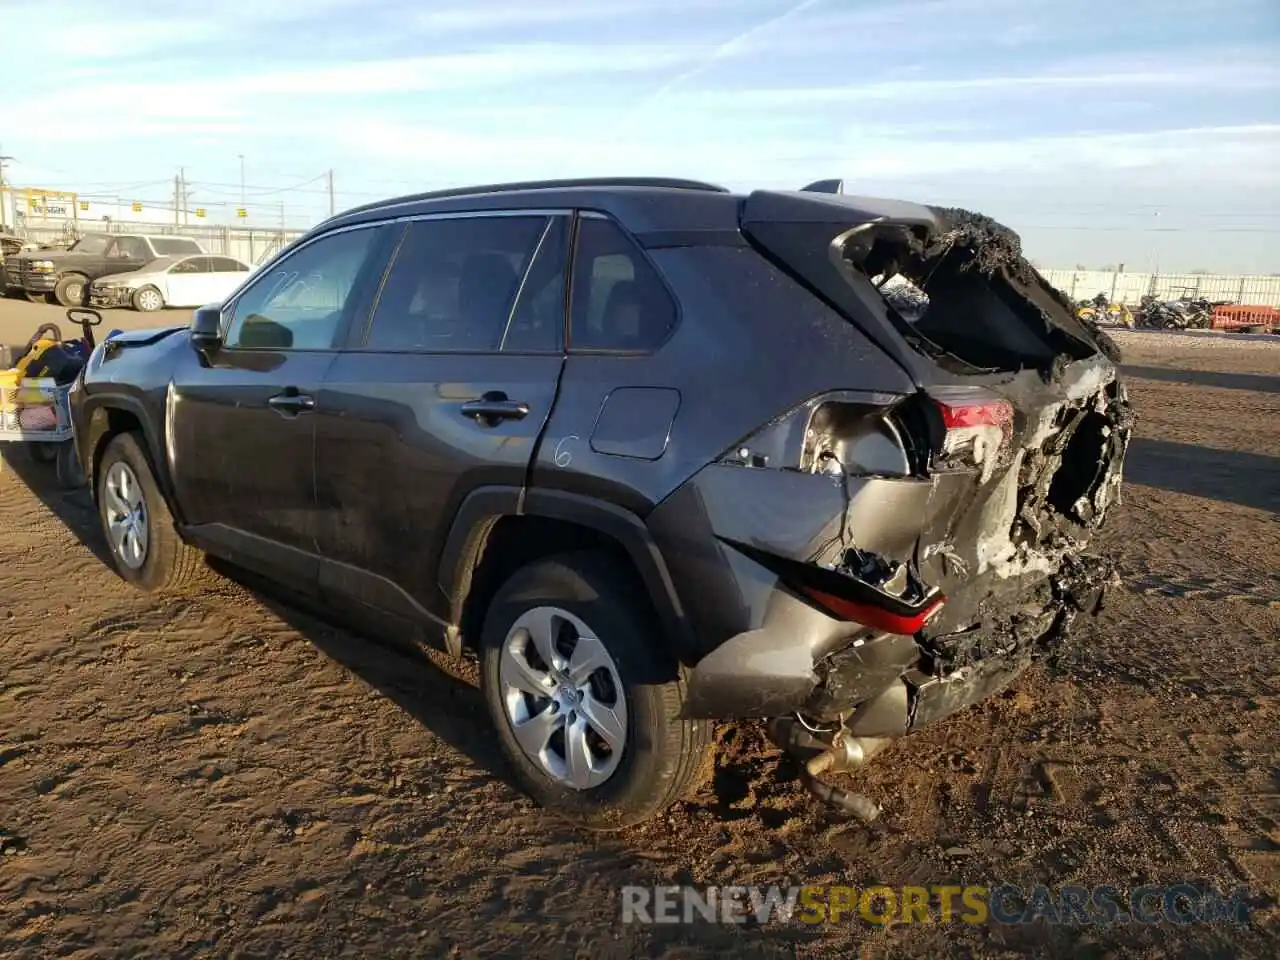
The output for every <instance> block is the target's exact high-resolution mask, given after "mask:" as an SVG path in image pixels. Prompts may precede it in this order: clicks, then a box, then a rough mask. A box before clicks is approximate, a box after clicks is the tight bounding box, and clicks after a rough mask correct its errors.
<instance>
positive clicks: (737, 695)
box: [687, 558, 1114, 737]
mask: <svg viewBox="0 0 1280 960" xmlns="http://www.w3.org/2000/svg"><path fill="white" fill-rule="evenodd" d="M1112 582H1114V572H1113V568H1112V567H1111V565H1110V564H1109V563H1108V562H1107V561H1106V560H1103V559H1101V558H1088V559H1086V558H1073V559H1072V560H1071V561H1070V562H1069V563H1067V564H1065V565H1064V567H1063V568H1062V570H1060V571H1059V572H1058V573H1057V574H1055V576H1053V577H1051V578H1048V579H1046V580H1043V581H1040V582H1039V583H1037V584H1035V585H1034V586H1033V587H1032V588H1031V589H1030V590H1029V591H1027V592H1026V593H1024V594H1023V595H1022V596H1021V597H1020V598H1019V599H1018V601H1017V602H1011V601H1009V600H1008V599H1006V600H1004V601H1003V602H1002V605H1001V609H1000V611H998V612H996V613H994V614H992V615H991V616H989V617H988V618H987V619H985V620H984V621H982V622H980V623H976V624H974V625H972V626H971V627H970V628H969V629H966V630H964V631H961V632H960V633H958V634H952V635H949V636H948V637H945V638H938V641H937V642H936V643H935V642H933V641H928V640H925V641H922V640H920V639H917V637H910V636H904V635H901V634H888V633H879V632H874V631H870V630H865V629H863V630H859V628H858V626H857V624H850V623H843V622H841V621H837V620H835V619H833V618H831V617H829V616H827V615H826V614H825V613H824V612H823V611H821V610H819V609H817V608H816V607H814V606H812V605H810V604H808V603H807V602H805V601H803V600H801V599H800V598H798V597H796V596H794V595H792V594H790V593H789V592H787V591H785V590H783V589H782V588H778V589H777V590H776V592H775V594H774V596H773V598H772V600H771V602H770V608H769V611H768V613H767V614H766V616H765V618H764V619H765V622H764V625H763V626H762V627H761V628H759V629H756V630H751V631H748V632H745V633H742V634H739V635H738V636H735V637H733V638H731V639H730V640H728V641H727V642H725V643H724V644H722V645H721V646H720V647H718V648H717V649H716V650H714V651H713V652H712V653H710V654H708V655H707V656H706V657H704V658H703V659H702V660H701V661H700V662H699V663H698V664H697V665H696V666H695V667H694V669H693V671H692V674H691V676H690V679H689V685H688V707H687V710H688V713H689V715H690V716H696V717H707V718H726V719H727V718H746V717H776V716H784V715H786V714H790V713H804V714H806V715H808V716H811V717H814V718H817V719H821V720H834V719H836V718H841V717H843V718H845V725H846V728H847V729H848V730H849V732H850V733H851V734H852V735H854V736H859V737H892V736H900V735H902V734H905V733H908V732H910V731H912V730H917V729H920V728H921V727H924V726H927V725H928V724H931V723H934V722H936V721H938V720H941V719H943V718H944V717H948V716H950V715H952V714H953V713H956V712H957V711H959V710H962V709H964V708H965V707H967V706H970V705H972V704H974V703H977V702H979V701H981V700H983V699H985V698H986V697H988V696H990V695H992V694H993V693H997V692H999V691H1000V690H1002V689H1004V688H1005V687H1007V686H1008V685H1009V684H1010V683H1011V682H1013V680H1015V679H1016V678H1017V677H1018V675H1019V674H1021V673H1022V672H1023V671H1024V670H1025V669H1026V668H1027V667H1028V666H1030V665H1031V664H1032V663H1033V662H1035V661H1036V660H1037V659H1039V658H1046V657H1050V656H1053V655H1054V654H1056V653H1057V652H1058V651H1059V650H1060V649H1061V646H1062V644H1063V642H1064V641H1065V640H1066V638H1067V637H1068V636H1069V634H1070V631H1071V628H1072V626H1073V624H1074V622H1075V621H1076V618H1077V617H1078V616H1080V615H1081V614H1084V615H1086V616H1092V615H1093V614H1096V613H1097V612H1098V610H1099V609H1100V608H1101V605H1102V601H1103V596H1104V594H1105V590H1106V588H1107V586H1108V585H1109V584H1110V583H1112ZM851 631H853V632H852V633H851ZM957 638H963V641H962V642H956V640H957Z"/></svg>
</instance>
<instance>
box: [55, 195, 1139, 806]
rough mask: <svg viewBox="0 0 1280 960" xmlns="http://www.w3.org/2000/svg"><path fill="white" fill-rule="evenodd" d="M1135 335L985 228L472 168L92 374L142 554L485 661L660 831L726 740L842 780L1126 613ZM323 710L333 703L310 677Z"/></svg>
mask: <svg viewBox="0 0 1280 960" xmlns="http://www.w3.org/2000/svg"><path fill="white" fill-rule="evenodd" d="M1115 359H1117V356H1116V353H1115V350H1114V347H1113V345H1112V344H1111V343H1110V341H1109V340H1108V339H1107V337H1106V335H1105V334H1103V333H1102V332H1100V331H1099V330H1098V329H1097V328H1095V327H1093V326H1090V325H1088V324H1087V323H1086V322H1085V321H1082V320H1080V319H1078V318H1077V317H1076V315H1075V311H1074V310H1073V307H1072V304H1071V303H1070V302H1069V301H1068V300H1067V299H1065V298H1064V297H1063V296H1062V295H1060V294H1059V293H1058V292H1057V291H1055V290H1054V289H1053V288H1051V287H1050V286H1049V285H1048V284H1047V283H1046V282H1045V281H1044V280H1043V279H1042V278H1041V277H1040V276H1039V275H1038V274H1037V273H1036V272H1035V270H1034V269H1032V267H1031V266H1030V265H1029V264H1028V263H1027V261H1026V260H1025V259H1023V257H1022V254H1021V251H1020V249H1019V243H1018V239H1017V237H1016V236H1015V235H1014V234H1012V233H1011V232H1009V231H1008V230H1006V229H1005V228H1003V227H1001V226H1000V225H998V224H996V223H993V222H992V221H990V220H987V219H986V218H983V217H981V216H978V215H975V214H971V213H967V212H964V211H960V210H949V209H937V208H930V207H925V206H919V205H916V204H911V203H904V202H898V201H890V200H876V199H869V198H862V197H854V196H846V195H844V194H843V193H841V192H840V190H839V187H838V184H836V183H834V182H830V181H828V182H824V183H819V184H814V185H812V186H811V187H809V188H806V189H804V190H800V191H794V192H776V191H757V192H754V193H750V194H746V195H742V194H735V193H731V192H728V191H726V190H724V189H721V188H718V187H715V186H712V185H709V184H703V183H696V182H690V181H681V180H659V179H646V180H582V181H555V182H536V183H524V184H506V185H497V186H485V187H476V188H474V189H469V190H455V191H446V192H439V193H431V194H422V195H418V196H411V197H405V198H401V199H397V200H392V201H388V202H385V203H379V204H374V205H370V206H366V207H362V208H359V209H355V210H351V211H348V212H346V213H343V214H341V215H339V216H337V217H335V218H332V219H330V220H328V221H326V222H325V223H322V224H321V225H320V226H318V227H316V228H315V229H314V230H312V231H311V232H310V233H309V234H307V235H306V236H304V237H303V238H301V239H300V240H299V241H297V242H296V243H294V244H293V245H292V246H291V247H289V248H288V249H286V250H285V251H283V252H282V253H281V254H279V255H278V256H277V258H276V259H275V260H274V261H273V262H272V263H270V264H268V265H266V266H265V267H264V268H262V269H261V270H259V271H258V272H257V273H256V274H254V275H252V276H251V277H250V278H249V279H247V280H246V282H245V283H244V284H243V286H242V287H241V288H240V289H239V290H237V291H236V292H235V293H234V294H233V295H232V296H231V297H230V299H229V300H228V301H227V302H226V303H225V304H222V305H219V306H214V307H206V308H202V309H201V310H198V311H197V312H196V314H195V317H194V320H193V321H192V324H191V326H190V328H185V327H184V328H175V329H172V330H161V331H154V330H151V331H140V332H136V333H129V334H124V335H118V336H115V337H113V338H111V339H110V340H108V341H107V342H106V343H104V344H102V345H100V346H99V347H98V348H97V349H96V350H95V352H94V353H93V356H92V357H91V359H90V361H89V363H88V365H87V367H86V369H85V371H84V373H83V375H82V377H81V378H80V379H79V380H78V382H77V383H76V385H75V387H74V390H73V393H72V408H73V420H74V425H75V436H76V443H77V445H78V451H79V455H80V458H81V460H82V462H83V463H84V464H85V465H86V467H87V475H88V476H89V478H90V482H91V485H92V489H93V493H94V497H95V500H96V503H97V506H98V511H99V514H100V518H101V523H102V529H103V532H104V534H105V537H106V540H107V543H108V544H109V546H110V550H111V555H112V558H113V561H114V564H115V567H116V569H117V570H118V571H119V573H120V575H121V576H122V577H124V578H125V579H126V580H128V581H130V582H132V583H134V584H136V585H137V586H139V587H142V588H144V589H158V588H162V587H171V586H174V585H176V584H180V583H182V582H184V581H185V580H187V579H188V578H189V577H191V576H192V575H193V574H194V573H195V572H196V571H197V570H198V568H199V566H200V564H199V562H198V561H199V559H200V557H201V554H202V553H209V554H213V555H216V556H219V557H222V558H225V559H227V560H230V561H232V562H234V563H236V564H238V565H241V566H243V567H247V568H250V569H251V570H256V571H258V572H259V573H261V574H265V575H267V576H268V577H270V578H272V579H273V580H276V581H279V582H281V583H283V584H285V585H287V586H288V587H290V588H291V589H293V590H295V591H302V592H303V593H305V594H306V595H307V596H308V597H310V598H312V599H313V600H315V601H316V602H318V603H320V604H322V605H323V606H324V608H325V609H326V610H329V611H332V613H333V615H334V616H335V618H341V619H344V620H346V621H347V622H353V623H354V624H355V625H357V626H358V628H359V629H360V630H362V631H363V632H365V633H366V634H369V635H377V636H385V637H388V638H392V639H401V640H402V639H405V638H411V639H412V640H414V641H415V642H419V643H423V644H427V645H432V646H436V647H438V648H440V649H442V650H445V651H447V652H449V653H451V654H454V655H463V654H464V653H466V652H468V651H470V652H473V653H474V654H475V655H477V656H478V657H479V659H480V663H481V676H482V687H483V692H484V697H485V699H486V701H487V703H488V707H489V711H490V712H491V714H492V719H493V723H494V727H495V736H496V738H497V741H498V742H499V743H500V744H501V747H502V750H503V751H504V753H505V755H506V757H507V759H508V760H509V762H510V765H511V767H512V769H513V771H514V773H515V775H516V776H517V778H518V780H519V781H520V783H522V784H523V785H524V787H525V788H526V789H527V790H528V791H529V793H531V794H532V795H533V796H534V797H535V798H537V799H538V800H539V801H540V802H541V803H543V804H544V805H546V806H547V807H549V808H551V809H553V810H555V811H557V812H559V813H561V814H563V815H565V816H566V817H568V818H570V819H572V820H574V821H576V822H578V823H580V824H583V825H585V826H588V827H592V828H597V829H609V828H617V827H622V826H625V825H627V824H632V823H635V822H637V821H640V820H643V819H645V818H647V817H651V816H653V815H654V814H656V813H658V812H659V811H661V810H662V809H663V808H664V807H666V806H667V805H668V804H670V803H672V802H673V801H675V800H677V799H679V798H680V797H681V796H682V795H684V794H686V793H687V792H688V791H689V790H691V789H692V788H693V787H695V786H696V785H697V783H698V781H699V779H700V775H701V774H702V773H703V772H705V770H706V769H707V768H708V764H707V762H706V761H707V759H708V757H707V755H708V752H709V751H710V750H711V747H712V742H713V737H712V732H713V723H714V722H715V721H717V720H724V719H736V718H768V719H769V720H771V721H772V722H771V724H770V729H771V730H772V731H773V733H774V735H775V737H776V738H777V739H778V741H779V743H780V744H781V745H782V746H783V747H785V748H786V749H787V750H789V751H791V752H793V753H794V754H796V755H797V757H798V758H799V759H800V761H801V769H802V771H803V773H802V776H803V777H804V778H805V780H806V782H807V783H808V785H809V786H810V787H811V788H812V790H813V791H814V792H815V793H816V794H817V795H818V796H820V797H821V798H822V799H823V800H824V801H825V802H827V803H830V804H832V805H834V806H835V807H837V808H839V809H841V810H842V811H845V812H847V813H849V814H852V815H856V816H860V817H863V818H870V817H873V816H875V815H876V812H877V808H876V807H875V805H874V804H872V803H871V802H870V801H869V800H868V799H866V798H865V797H862V796H860V795H858V794H857V793H856V791H854V790H850V789H846V788H843V787H840V786H837V785H835V784H833V783H832V781H831V780H830V775H832V774H835V773H839V772H841V771H848V770H850V769H852V768H853V767H855V766H856V765H857V764H858V763H860V762H862V761H864V760H865V759H866V758H868V757H869V756H870V755H871V754H873V753H874V752H875V751H876V750H877V749H878V748H880V747H881V746H882V745H883V744H885V743H886V742H888V741H889V740H890V739H891V738H894V737H899V736H902V735H904V734H908V733H910V732H912V731H914V730H918V729H919V728H921V727H923V726H925V725H927V724H929V723H932V722H934V721H937V720H940V719H942V718H944V717H946V716H947V715H949V714H952V713H954V712H955V711H957V710H959V709H961V708H963V707H965V706H967V705H969V704H972V703H974V702H975V701H978V700H980V699H981V698H983V697H985V696H987V695H989V694H991V693H992V692H994V691H996V690H999V689H1000V688H1002V687H1003V686H1005V685H1007V684H1008V683H1009V682H1010V681H1011V680H1013V679H1014V678H1015V677H1016V676H1017V675H1018V674H1019V673H1020V672H1021V671H1022V670H1023V669H1024V668H1025V667H1026V666H1027V665H1028V664H1029V663H1031V662H1032V661H1033V660H1034V659H1035V658H1036V657H1038V656H1042V655H1045V654H1048V653H1051V652H1052V651H1053V650H1054V649H1055V647H1056V646H1057V644H1058V643H1059V642H1060V641H1061V639H1062V637H1063V636H1064V635H1065V633H1066V632H1067V630H1068V629H1069V628H1070V627H1071V624H1072V621H1073V619H1075V618H1076V617H1077V616H1080V615H1091V614H1093V613H1095V612H1096V611H1097V609H1098V607H1099V604H1100V602H1101V596H1102V592H1103V589H1104V588H1105V587H1106V586H1107V584H1108V583H1109V582H1110V581H1111V580H1112V579H1113V576H1114V575H1113V573H1112V572H1111V569H1110V567H1109V566H1108V564H1106V563H1105V562H1104V561H1103V560H1101V559H1098V558H1091V557H1089V556H1088V555H1087V554H1086V553H1085V552H1084V551H1085V547H1086V544H1087V542H1088V541H1089V539H1090V537H1091V535H1092V534H1093V533H1094V532H1095V531H1096V529H1097V528H1098V527H1099V525H1100V524H1101V523H1102V522H1103V518H1104V517H1105V516H1106V514H1107V511H1108V509H1109V508H1110V507H1111V506H1112V505H1113V504H1114V503H1115V502H1116V500H1117V498H1118V495H1119V492H1120V481H1121V465H1122V461H1123V459H1124V454H1125V448H1126V444H1127V442H1128V438H1129V432H1130V423H1131V416H1130V411H1129V405H1128V403H1127V401H1126V398H1125V392H1124V390H1123V388H1122V386H1121V385H1120V384H1119V383H1118V382H1117V380H1116V368H1115V366H1114V365H1113V362H1112V361H1113V360H1115ZM299 693H300V695H301V692H299Z"/></svg>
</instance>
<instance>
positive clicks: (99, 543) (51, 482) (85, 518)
mask: <svg viewBox="0 0 1280 960" xmlns="http://www.w3.org/2000/svg"><path fill="white" fill-rule="evenodd" d="M3 448H4V449H3V450H0V457H3V460H4V465H3V469H4V470H6V471H12V472H13V474H14V475H15V476H16V477H17V478H18V479H19V480H21V481H22V482H23V483H24V484H25V485H26V487H27V489H28V490H30V491H31V492H32V493H33V494H35V496H36V498H37V499H38V500H39V501H40V502H41V503H43V504H44V505H45V506H46V507H48V508H49V510H50V511H51V512H52V513H53V515H54V516H56V517H57V518H58V519H59V520H61V521H62V523H63V525H64V526H65V527H66V528H67V529H68V530H70V531H71V533H72V534H73V535H74V536H75V538H76V539H77V540H79V541H80V545H81V546H83V547H84V548H85V549H86V550H88V551H90V552H91V553H92V554H93V555H94V556H95V557H97V558H98V559H99V560H101V561H102V562H103V563H104V564H108V565H109V564H110V563H111V555H110V554H109V553H108V552H107V542H106V540H104V539H103V537H102V528H101V527H100V526H99V525H98V514H97V511H96V510H95V509H94V506H93V500H92V498H91V497H90V496H89V490H88V488H82V489H78V490H65V489H63V488H62V487H60V486H59V485H58V480H57V475H56V473H55V471H54V465H53V464H52V463H45V462H42V461H37V460H36V459H35V457H34V456H33V455H32V450H31V446H30V445H28V444H24V443H5V444H3Z"/></svg>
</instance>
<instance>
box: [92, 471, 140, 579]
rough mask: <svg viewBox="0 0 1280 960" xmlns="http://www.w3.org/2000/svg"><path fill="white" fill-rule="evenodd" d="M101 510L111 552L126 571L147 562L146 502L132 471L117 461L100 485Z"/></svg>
mask: <svg viewBox="0 0 1280 960" xmlns="http://www.w3.org/2000/svg"><path fill="white" fill-rule="evenodd" d="M103 510H104V511H105V513H106V519H107V534H108V536H107V539H108V540H109V541H110V544H111V552H112V553H114V554H115V556H116V558H117V559H118V560H119V561H120V562H121V563H123V564H124V565H125V566H126V567H128V568H129V569H130V570H137V569H139V568H140V567H141V566H142V565H143V564H144V563H145V562H146V560H147V542H148V534H147V502H146V498H145V497H144V496H143V493H142V484H140V483H139V482H138V477H137V475H136V474H134V472H133V469H132V468H131V467H130V466H129V465H128V464H127V463H125V462H124V461H123V460H117V461H116V462H115V463H113V464H112V465H111V466H110V468H109V469H108V470H107V476H106V481H105V483H104V484H103Z"/></svg>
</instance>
